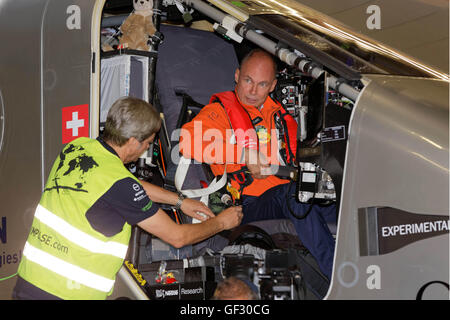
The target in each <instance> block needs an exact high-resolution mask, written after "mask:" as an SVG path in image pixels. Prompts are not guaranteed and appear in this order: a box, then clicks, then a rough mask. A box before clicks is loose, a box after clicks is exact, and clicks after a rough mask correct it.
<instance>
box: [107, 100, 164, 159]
mask: <svg viewBox="0 0 450 320" xmlns="http://www.w3.org/2000/svg"><path fill="white" fill-rule="evenodd" d="M160 127H161V117H160V115H159V113H158V111H157V110H156V109H155V108H154V107H153V106H152V105H151V104H150V103H148V102H146V101H144V100H141V99H136V98H132V97H122V98H119V99H118V100H117V101H116V102H114V103H113V105H112V106H111V109H109V111H108V115H107V117H106V123H105V130H104V132H103V136H102V138H103V140H105V141H106V142H107V143H109V144H110V145H112V146H114V147H122V149H124V150H125V149H126V151H127V157H126V159H122V160H126V161H124V162H125V163H126V162H130V161H136V160H137V159H138V158H139V156H140V155H142V153H143V152H144V151H145V150H147V149H148V147H149V145H150V143H152V142H153V139H154V138H155V135H156V133H157V132H158V131H159V129H160ZM125 146H126V147H127V148H125ZM121 158H122V157H121Z"/></svg>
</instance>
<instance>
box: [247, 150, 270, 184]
mask: <svg viewBox="0 0 450 320" xmlns="http://www.w3.org/2000/svg"><path fill="white" fill-rule="evenodd" d="M244 156H245V158H244V159H245V165H246V166H247V168H248V171H250V173H251V175H252V177H253V178H254V179H264V178H267V176H269V175H271V174H272V173H271V170H270V165H269V162H268V161H267V159H266V157H265V156H264V155H263V154H262V153H260V152H259V151H258V150H254V149H245V155H244Z"/></svg>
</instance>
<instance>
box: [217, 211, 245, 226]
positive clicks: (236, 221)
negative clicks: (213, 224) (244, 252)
mask: <svg viewBox="0 0 450 320" xmlns="http://www.w3.org/2000/svg"><path fill="white" fill-rule="evenodd" d="M242 217H243V214H242V207H241V206H236V207H230V208H228V209H225V210H223V211H222V212H221V213H219V214H218V215H217V219H220V220H221V221H222V223H223V227H224V229H225V230H229V229H233V228H234V227H237V226H238V225H240V224H241V221H242Z"/></svg>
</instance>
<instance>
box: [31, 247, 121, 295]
mask: <svg viewBox="0 0 450 320" xmlns="http://www.w3.org/2000/svg"><path fill="white" fill-rule="evenodd" d="M23 255H24V256H25V257H27V259H29V260H30V261H32V262H34V263H37V264H39V265H41V266H42V267H44V268H46V269H48V270H50V271H53V272H55V273H57V274H59V275H61V276H63V277H65V278H68V279H70V280H73V281H76V282H78V283H80V284H83V285H85V286H87V287H90V288H93V289H95V290H99V291H102V292H109V291H111V289H112V287H113V286H114V280H111V279H107V278H105V277H102V276H99V275H97V274H95V273H92V272H90V271H87V270H84V269H82V268H80V267H78V266H75V265H73V264H70V263H68V262H66V261H64V260H61V259H59V258H56V257H55V256H52V255H51V254H49V253H47V252H45V251H42V250H40V249H37V248H35V247H33V246H32V245H31V244H29V243H28V242H27V243H26V244H25V248H24V250H23Z"/></svg>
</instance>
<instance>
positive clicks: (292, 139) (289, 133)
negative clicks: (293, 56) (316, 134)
mask: <svg viewBox="0 0 450 320" xmlns="http://www.w3.org/2000/svg"><path fill="white" fill-rule="evenodd" d="M215 102H218V103H220V105H221V106H222V107H223V108H224V110H225V112H226V114H227V116H228V119H229V121H230V126H231V128H232V129H233V131H234V133H235V139H236V143H237V144H238V145H240V146H241V147H246V148H249V149H255V150H259V139H258V135H257V133H256V129H255V127H254V125H253V122H252V119H251V117H250V115H249V114H248V112H247V111H246V110H245V109H244V107H243V106H242V105H241V103H240V102H239V100H238V98H237V97H236V94H235V93H234V92H233V91H227V92H222V93H216V94H214V95H213V96H212V97H211V100H210V103H215ZM277 105H278V106H279V107H280V108H279V110H278V111H276V112H275V113H274V123H275V126H276V129H277V130H278V133H279V136H278V139H279V140H281V144H280V150H279V153H280V156H281V158H282V159H283V161H284V162H285V163H286V164H290V165H293V164H294V161H295V154H296V150H297V122H296V121H295V120H294V118H293V117H292V116H291V115H290V114H289V113H288V112H286V110H285V109H284V108H283V107H282V106H281V105H280V104H279V103H277ZM229 175H230V176H231V177H232V178H233V179H234V180H235V181H237V182H238V183H239V185H240V191H241V192H242V190H243V188H244V187H246V186H248V185H249V184H251V183H252V182H253V179H252V177H251V175H250V174H247V168H246V167H245V165H242V166H241V169H240V170H237V171H234V172H231V173H229Z"/></svg>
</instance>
